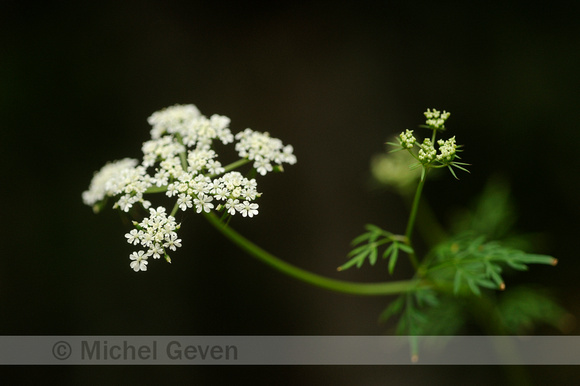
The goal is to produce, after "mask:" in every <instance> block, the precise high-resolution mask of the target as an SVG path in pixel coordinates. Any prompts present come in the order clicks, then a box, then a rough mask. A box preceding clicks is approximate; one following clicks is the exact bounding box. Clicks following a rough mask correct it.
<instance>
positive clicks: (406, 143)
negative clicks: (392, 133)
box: [399, 130, 417, 149]
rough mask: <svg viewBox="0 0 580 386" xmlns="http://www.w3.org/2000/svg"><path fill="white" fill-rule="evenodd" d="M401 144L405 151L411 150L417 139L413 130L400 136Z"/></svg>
mask: <svg viewBox="0 0 580 386" xmlns="http://www.w3.org/2000/svg"><path fill="white" fill-rule="evenodd" d="M399 138H400V140H399V142H400V143H401V147H403V149H411V148H412V147H413V145H415V142H417V139H416V138H415V137H414V136H413V130H407V131H405V132H403V133H401V134H400V135H399Z"/></svg>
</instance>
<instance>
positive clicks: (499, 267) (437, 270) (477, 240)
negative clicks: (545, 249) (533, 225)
mask: <svg viewBox="0 0 580 386" xmlns="http://www.w3.org/2000/svg"><path fill="white" fill-rule="evenodd" d="M428 262H429V264H428V265H427V267H426V269H425V271H426V277H428V278H430V279H431V280H433V281H434V282H435V283H446V282H447V283H449V282H452V283H453V293H454V294H459V293H460V292H463V291H464V290H465V289H466V288H467V289H469V290H470V291H471V292H472V293H473V294H474V295H478V296H479V295H481V288H488V289H501V290H503V289H504V288H505V284H504V280H503V278H502V276H501V273H502V271H503V270H504V269H505V268H506V267H509V268H512V269H514V270H519V271H525V270H527V269H528V264H547V265H555V264H556V262H557V260H556V259H554V258H553V257H551V256H546V255H537V254H530V253H525V252H522V251H520V250H517V249H513V248H509V247H505V246H503V245H502V244H501V243H499V242H493V241H492V242H486V241H485V237H484V236H474V235H472V234H470V233H468V234H463V235H461V236H458V237H455V238H453V239H451V240H449V241H446V242H444V243H442V244H440V245H439V246H437V247H436V248H435V249H434V251H433V258H432V259H429V261H428Z"/></svg>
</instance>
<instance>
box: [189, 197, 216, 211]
mask: <svg viewBox="0 0 580 386" xmlns="http://www.w3.org/2000/svg"><path fill="white" fill-rule="evenodd" d="M212 201H213V197H210V196H206V195H203V194H201V195H200V196H199V198H196V199H194V200H193V203H194V204H195V209H196V211H197V213H201V212H202V211H204V212H206V213H209V211H210V210H211V209H213V207H214V206H213V204H212V203H211V202H212Z"/></svg>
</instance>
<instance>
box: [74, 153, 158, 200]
mask: <svg viewBox="0 0 580 386" xmlns="http://www.w3.org/2000/svg"><path fill="white" fill-rule="evenodd" d="M137 163H138V161H137V160H136V159H131V158H125V159H122V160H119V161H115V162H110V163H108V164H106V165H105V166H103V168H102V169H101V170H100V171H98V172H97V173H95V176H94V177H93V179H92V181H91V184H90V186H89V190H87V191H85V192H83V195H82V197H83V202H84V203H85V204H86V205H89V206H93V209H94V210H95V212H97V211H98V210H99V206H98V205H96V204H97V203H98V202H100V201H102V200H104V199H105V198H107V197H114V196H117V195H122V196H121V197H120V198H119V200H118V201H117V202H116V203H115V208H117V207H119V208H121V209H122V210H124V211H128V210H129V208H130V207H131V206H132V205H133V204H134V203H136V202H140V203H141V204H142V205H143V206H144V207H145V208H148V207H149V206H150V205H151V203H150V202H149V201H146V200H144V199H143V193H145V191H146V190H147V188H149V187H150V186H151V181H150V178H149V176H148V175H147V173H146V170H145V168H144V167H143V166H137Z"/></svg>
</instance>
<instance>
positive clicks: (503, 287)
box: [499, 282, 505, 291]
mask: <svg viewBox="0 0 580 386" xmlns="http://www.w3.org/2000/svg"><path fill="white" fill-rule="evenodd" d="M499 290H500V291H503V290H505V283H504V282H501V283H500V285H499Z"/></svg>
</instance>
